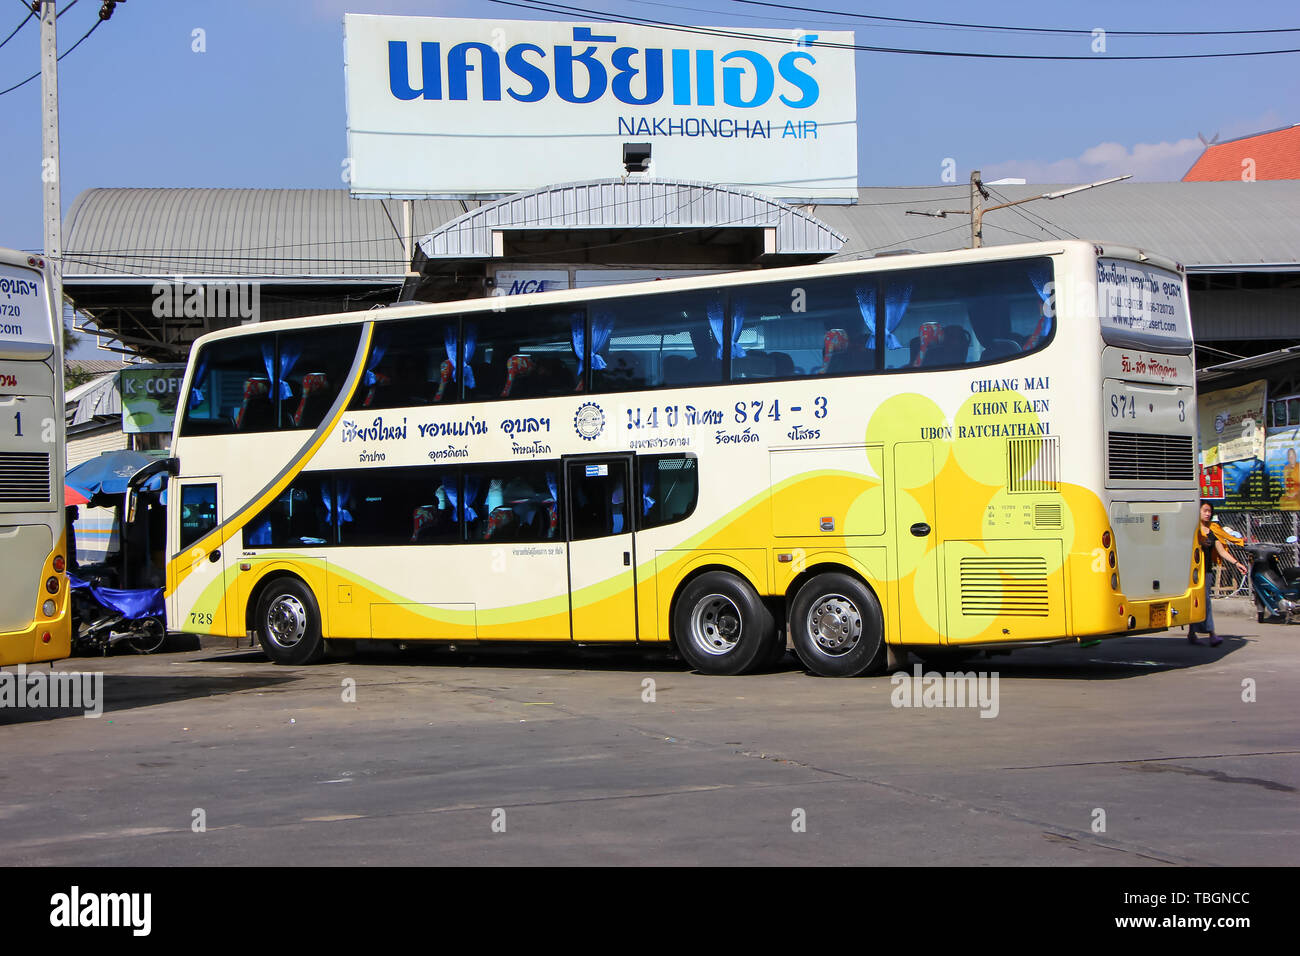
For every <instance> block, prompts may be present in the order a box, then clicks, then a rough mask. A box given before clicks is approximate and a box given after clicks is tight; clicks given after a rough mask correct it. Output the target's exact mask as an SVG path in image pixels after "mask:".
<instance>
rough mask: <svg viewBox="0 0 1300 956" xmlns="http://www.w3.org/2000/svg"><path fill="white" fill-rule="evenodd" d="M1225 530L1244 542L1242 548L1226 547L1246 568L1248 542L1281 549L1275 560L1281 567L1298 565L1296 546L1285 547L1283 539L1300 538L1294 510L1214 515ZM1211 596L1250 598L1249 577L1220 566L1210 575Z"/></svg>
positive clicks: (1299, 555)
mask: <svg viewBox="0 0 1300 956" xmlns="http://www.w3.org/2000/svg"><path fill="white" fill-rule="evenodd" d="M1215 517H1216V518H1217V519H1218V521H1219V523H1220V524H1222V525H1223V527H1224V528H1225V529H1226V530H1229V531H1231V532H1233V533H1234V534H1236V535H1238V536H1239V537H1243V538H1245V539H1246V546H1245V547H1243V546H1239V545H1235V544H1230V545H1228V550H1229V551H1230V552H1231V553H1232V555H1233V556H1234V557H1235V558H1236V559H1237V560H1238V561H1240V562H1241V563H1242V564H1244V565H1245V566H1246V567H1247V568H1249V567H1250V563H1251V561H1253V560H1254V555H1252V554H1251V552H1250V551H1249V550H1248V547H1249V545H1250V544H1252V543H1261V544H1276V545H1281V546H1282V553H1281V554H1280V555H1278V560H1279V561H1280V562H1281V563H1282V565H1283V567H1297V566H1300V544H1292V545H1288V544H1287V540H1286V539H1287V538H1289V537H1291V536H1292V535H1296V536H1300V512H1296V511H1232V512H1228V511H1224V512H1219V513H1217V514H1216V515H1215ZM1212 573H1213V574H1214V575H1216V577H1214V578H1212V579H1211V583H1210V586H1211V589H1212V591H1211V593H1212V594H1213V596H1214V597H1215V598H1216V599H1218V598H1221V597H1223V598H1227V597H1240V598H1249V599H1251V600H1253V599H1254V597H1255V595H1254V592H1253V591H1252V589H1251V586H1250V575H1249V574H1245V575H1243V574H1242V573H1241V572H1240V571H1238V570H1237V569H1236V568H1234V567H1232V566H1230V565H1223V564H1220V565H1219V566H1218V567H1217V568H1216V569H1215V570H1214V571H1213V572H1212Z"/></svg>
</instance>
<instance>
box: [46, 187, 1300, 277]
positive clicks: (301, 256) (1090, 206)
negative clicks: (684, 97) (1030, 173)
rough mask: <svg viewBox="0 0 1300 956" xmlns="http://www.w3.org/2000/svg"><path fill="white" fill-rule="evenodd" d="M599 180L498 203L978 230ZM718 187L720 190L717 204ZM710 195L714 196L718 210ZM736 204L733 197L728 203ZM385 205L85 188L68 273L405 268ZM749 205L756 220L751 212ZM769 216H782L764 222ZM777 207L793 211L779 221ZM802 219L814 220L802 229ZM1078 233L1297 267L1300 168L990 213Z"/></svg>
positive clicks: (903, 195)
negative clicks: (616, 189)
mask: <svg viewBox="0 0 1300 956" xmlns="http://www.w3.org/2000/svg"><path fill="white" fill-rule="evenodd" d="M604 185H605V184H602V183H577V184H570V185H569V186H567V187H561V186H557V187H552V188H551V189H550V190H545V191H543V192H548V193H549V195H547V196H545V197H544V199H543V198H542V197H538V196H537V195H536V194H534V197H533V199H528V198H527V197H511V198H510V199H508V200H503V201H502V202H503V203H505V204H507V205H509V204H512V203H513V204H515V207H516V208H514V209H513V211H512V214H513V216H514V219H515V220H518V221H521V222H523V223H529V222H532V223H534V224H535V225H537V226H538V227H542V226H544V224H545V223H546V222H547V221H548V220H546V219H545V217H546V216H551V217H554V216H557V215H563V214H565V213H566V212H572V211H573V210H575V209H576V208H577V206H576V205H575V206H572V207H570V208H569V209H567V210H566V207H565V206H564V202H573V203H576V202H577V200H578V198H579V194H580V193H583V192H585V193H586V194H587V195H586V196H585V198H584V202H585V208H586V210H587V212H586V216H587V218H588V219H589V220H590V225H592V226H602V225H608V224H609V223H602V222H599V221H598V217H599V216H602V215H605V214H611V215H615V216H621V217H623V219H624V220H626V221H627V223H628V224H631V223H632V222H633V221H638V220H637V219H636V217H639V224H640V225H642V226H647V227H649V226H661V225H665V224H675V225H681V226H683V227H694V226H697V225H698V226H700V227H704V226H706V225H708V224H710V223H712V224H713V225H718V224H721V223H727V224H738V225H739V224H770V225H775V226H777V227H778V232H779V233H781V234H783V235H789V236H790V237H791V239H790V242H791V246H790V247H789V248H784V249H782V250H781V251H792V250H795V249H798V248H799V245H798V244H799V243H810V242H818V241H827V242H828V241H829V238H830V237H831V236H833V235H836V234H838V236H839V237H841V238H842V237H847V239H846V240H845V242H844V245H843V247H842V248H840V249H839V252H838V255H837V258H843V257H851V256H864V255H872V254H874V253H877V252H887V251H894V250H898V249H904V248H911V249H916V250H918V251H921V252H940V251H945V250H949V249H961V248H964V247H965V246H966V244H967V243H968V241H969V238H970V221H969V218H968V217H967V216H949V217H948V218H947V219H930V218H926V217H920V216H909V215H906V212H907V210H909V209H913V210H934V209H964V208H966V206H967V204H968V202H969V187H968V186H967V185H966V184H964V183H962V184H957V183H954V184H952V185H945V186H933V187H930V186H926V187H897V186H895V187H887V186H872V187H864V188H862V189H859V190H858V196H859V203H858V204H857V205H822V206H798V207H790V206H785V205H783V204H778V203H775V202H774V201H772V200H766V199H762V198H761V197H754V202H753V204H752V206H748V207H747V206H746V204H745V202H742V201H739V200H736V199H735V198H734V197H735V196H736V195H738V193H737V192H736V191H724V190H721V189H714V188H712V187H708V186H706V185H705V184H701V183H693V184H687V183H653V182H652V183H646V184H638V185H644V186H649V187H652V188H650V189H648V190H647V193H648V196H649V198H645V197H642V198H637V199H635V200H634V199H633V198H630V197H631V196H632V195H634V194H629V193H628V192H627V191H626V190H624V191H623V192H624V194H625V201H623V202H622V204H621V208H620V206H619V201H618V200H616V199H615V198H614V197H609V198H604V199H602V198H601V197H600V190H601V189H602V188H603V186H604ZM681 187H686V188H685V191H684V192H680V193H673V192H672V190H676V189H679V188H681ZM992 188H993V189H994V190H995V193H996V194H995V197H994V198H992V199H990V200H988V202H987V203H986V205H994V204H996V203H998V202H1001V201H1004V200H1010V199H1023V198H1025V197H1028V196H1035V195H1039V194H1041V193H1044V192H1052V191H1055V190H1058V189H1062V188H1067V187H1066V186H1047V185H1034V186H1008V185H1004V186H994V187H992ZM709 193H714V194H715V195H714V198H713V199H712V200H710V199H709ZM673 194H676V195H679V196H680V198H681V200H682V202H683V205H682V207H681V208H680V209H674V208H673V207H672V206H671V205H668V204H666V203H670V202H671V200H670V199H669V197H670V195H673ZM724 196H725V197H727V198H724ZM711 202H713V203H715V204H716V203H720V204H721V208H719V207H718V206H717V205H714V206H713V207H712V208H710V203H711ZM728 204H733V205H732V206H731V208H730V210H729V209H728ZM470 205H471V207H472V206H473V203H471V204H470ZM493 205H494V206H498V208H499V209H504V208H505V207H501V206H500V204H493ZM385 208H387V210H388V213H389V214H391V215H392V218H393V222H394V223H396V224H397V227H398V228H399V229H400V227H401V223H402V220H401V205H400V203H398V202H395V201H388V202H387V203H386V204H385V203H383V202H382V201H380V200H372V199H371V200H354V199H351V198H349V196H348V193H347V190H344V189H337V190H335V189H92V190H88V191H86V192H83V193H81V194H80V195H79V196H78V197H77V198H76V200H75V201H74V202H73V204H72V208H71V209H70V210H69V211H68V216H67V219H66V221H65V223H64V241H65V248H66V249H67V250H68V252H67V258H68V263H67V269H66V271H65V275H66V278H67V279H68V280H70V282H71V283H73V284H75V282H76V280H77V279H78V278H83V279H84V278H88V277H94V276H98V277H107V276H118V277H121V278H122V279H123V280H124V281H129V279H130V277H132V276H173V275H177V274H180V275H185V276H202V275H224V276H242V277H258V276H282V277H293V276H303V277H325V276H345V277H366V276H375V277H397V276H400V275H401V274H402V273H403V272H405V269H406V264H405V263H404V262H403V260H402V249H401V243H400V242H399V241H398V239H397V233H396V232H395V231H394V228H393V225H392V224H390V223H389V221H388V216H387V215H386V214H385V211H384V210H385ZM484 208H485V209H486V208H491V207H484ZM777 210H780V211H779V213H778V211H777ZM477 211H478V210H473V209H472V210H471V213H470V214H469V215H466V214H465V207H464V206H463V205H462V204H461V203H460V202H459V201H452V200H420V201H417V202H416V203H415V223H414V232H415V234H416V235H417V236H425V237H426V239H427V238H428V237H429V234H430V233H432V232H434V231H435V230H437V229H438V228H439V227H441V226H443V225H444V224H447V225H451V224H453V220H457V219H459V220H461V221H462V222H461V224H460V225H458V226H457V227H456V229H445V230H443V232H444V234H445V235H446V236H447V241H448V242H453V241H454V242H456V243H468V242H469V238H467V237H466V236H464V235H462V234H461V232H462V229H461V227H462V226H464V227H465V229H466V230H468V232H469V233H471V234H472V233H473V225H472V224H475V223H476V220H475V218H474V215H473V213H474V212H477ZM499 214H500V212H498V215H499ZM747 216H753V217H755V221H754V222H753V223H747V222H746V217H747ZM764 216H774V217H777V221H774V222H770V223H769V222H760V221H758V220H761V219H762V217H764ZM780 216H784V217H787V219H786V221H785V222H784V223H782V222H781V221H780V218H779V217H780ZM692 217H698V218H692ZM483 222H484V224H486V218H484V220H483ZM814 224H815V225H814ZM555 227H556V226H555V225H554V224H553V225H552V226H551V228H555ZM570 227H572V225H570ZM819 227H820V228H822V229H823V231H822V232H821V233H818V231H817V230H818V228H819ZM509 228H521V227H520V226H519V225H517V224H515V225H510V226H509ZM523 228H527V226H523ZM801 229H807V230H810V231H811V232H810V234H808V235H803V236H800V235H799V230H801ZM1070 237H1079V238H1084V239H1091V240H1096V241H1099V242H1103V243H1105V242H1118V243H1121V244H1124V245H1132V246H1138V247H1140V248H1145V249H1151V250H1153V251H1156V252H1159V253H1161V254H1162V255H1167V256H1170V257H1173V258H1175V259H1178V260H1179V261H1181V262H1183V263H1184V264H1185V265H1187V266H1188V267H1191V268H1196V267H1201V268H1206V269H1207V270H1208V269H1210V268H1212V267H1214V266H1236V267H1240V268H1251V267H1261V266H1274V267H1282V268H1296V267H1297V266H1300V180H1277V181H1271V182H1264V181H1261V182H1254V183H1242V182H1212V183H1184V182H1178V183H1133V182H1124V183H1115V184H1113V185H1110V186H1102V187H1100V188H1098V189H1092V190H1088V191H1087V192H1082V193H1078V194H1075V195H1073V196H1066V197H1064V198H1062V199H1056V200H1040V201H1038V202H1033V203H1027V204H1025V205H1023V206H1018V207H1015V208H1012V209H1003V210H998V211H996V212H991V213H988V214H987V216H986V217H985V220H984V241H985V243H986V244H988V245H998V244H1004V243H1010V242H1023V241H1025V240H1026V239H1051V238H1070ZM463 248H467V249H473V248H475V247H474V246H473V245H472V244H470V245H465V246H463ZM435 251H436V250H435ZM827 251H828V252H833V251H834V250H833V249H828V250H827ZM437 254H438V255H446V254H447V253H437ZM466 254H467V255H479V254H480V253H477V252H472V253H466Z"/></svg>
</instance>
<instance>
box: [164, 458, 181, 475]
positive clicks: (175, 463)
mask: <svg viewBox="0 0 1300 956" xmlns="http://www.w3.org/2000/svg"><path fill="white" fill-rule="evenodd" d="M164 469H165V470H166V472H167V474H169V475H173V476H174V475H179V474H180V473H181V460H180V459H179V458H168V459H166V464H165V465H164Z"/></svg>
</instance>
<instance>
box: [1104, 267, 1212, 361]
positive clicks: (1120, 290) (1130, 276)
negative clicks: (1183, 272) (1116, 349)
mask: <svg viewBox="0 0 1300 956" xmlns="http://www.w3.org/2000/svg"><path fill="white" fill-rule="evenodd" d="M1097 315H1098V316H1099V317H1100V319H1101V331H1102V335H1103V336H1104V337H1105V340H1106V341H1107V342H1108V343H1110V344H1111V345H1127V346H1129V347H1136V348H1148V349H1160V348H1165V349H1170V348H1173V349H1187V348H1190V346H1191V344H1192V326H1191V320H1190V319H1189V318H1188V316H1187V301H1186V298H1185V290H1184V288H1183V279H1182V276H1180V275H1178V274H1176V273H1173V272H1167V271H1166V270H1164V269H1156V268H1153V267H1150V266H1142V265H1138V264H1137V263H1136V262H1128V261H1126V260H1124V259H1098V260H1097Z"/></svg>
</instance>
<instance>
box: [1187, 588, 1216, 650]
mask: <svg viewBox="0 0 1300 956" xmlns="http://www.w3.org/2000/svg"><path fill="white" fill-rule="evenodd" d="M1201 593H1202V596H1203V599H1204V601H1205V622H1204V623H1202V624H1189V625H1188V626H1187V636H1188V637H1191V636H1192V635H1193V634H1197V633H1200V632H1203V633H1205V634H1213V633H1214V608H1213V607H1211V606H1210V575H1208V574H1206V575H1204V576H1203V577H1202V582H1201Z"/></svg>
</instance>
